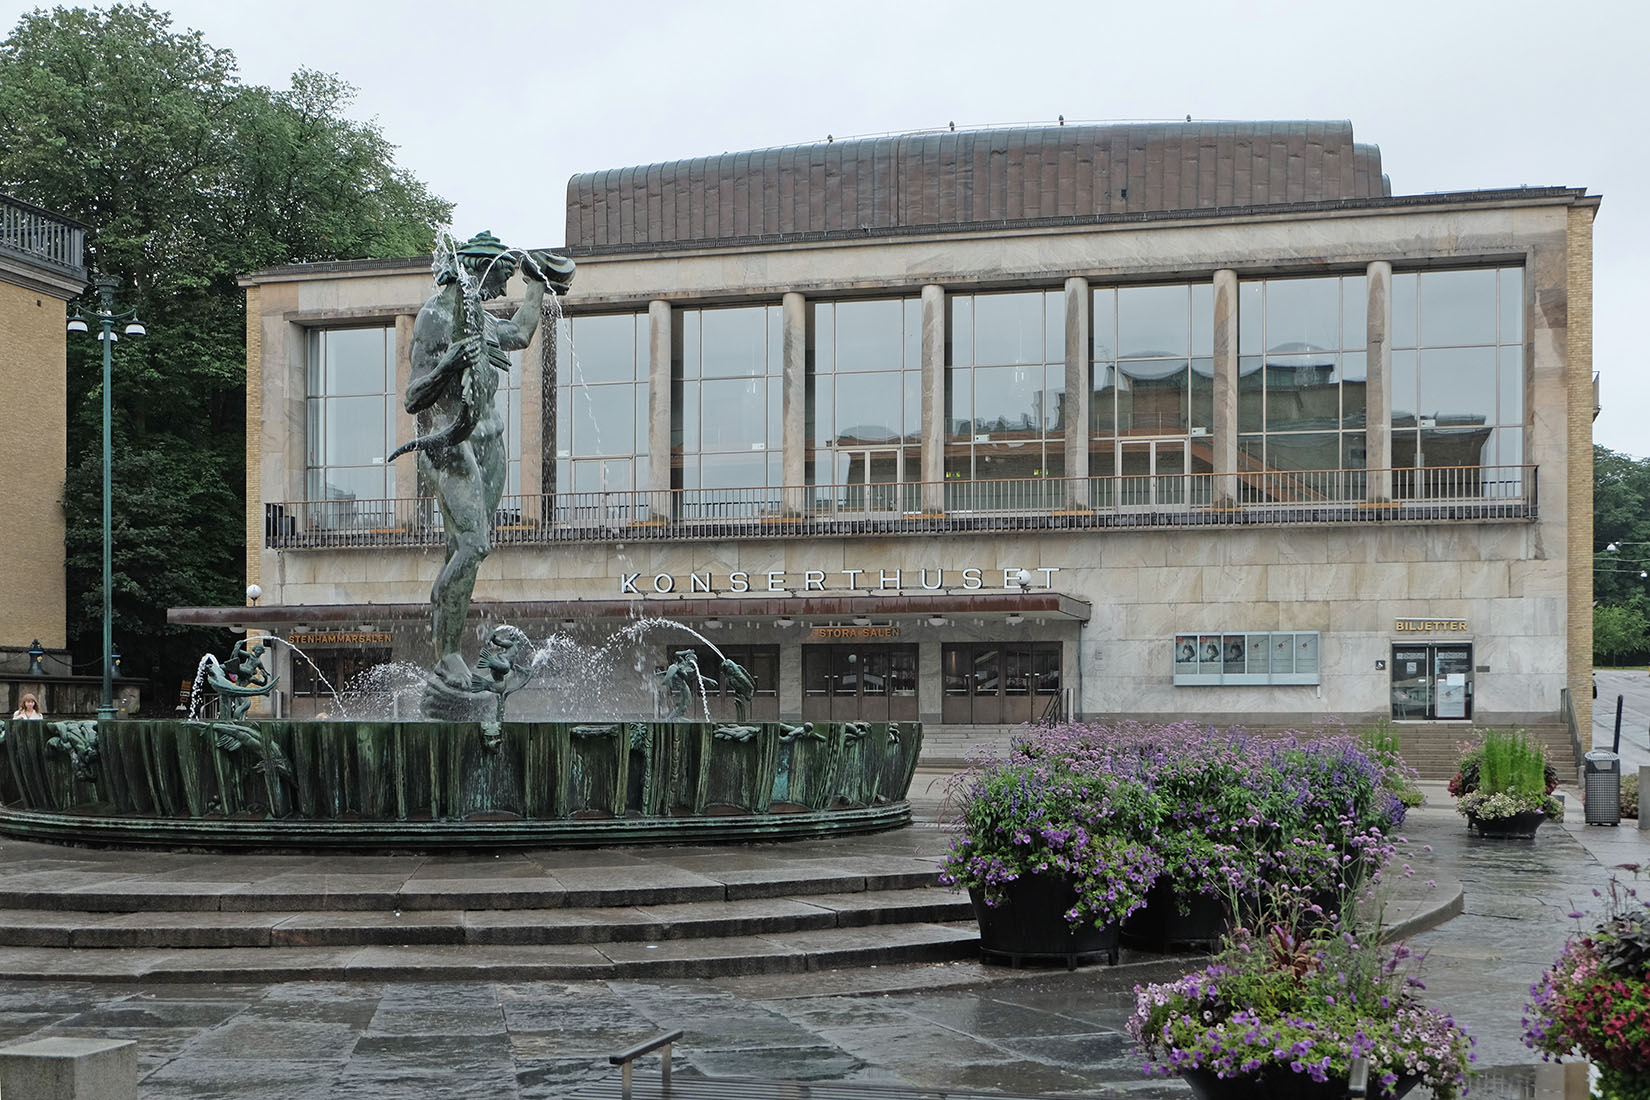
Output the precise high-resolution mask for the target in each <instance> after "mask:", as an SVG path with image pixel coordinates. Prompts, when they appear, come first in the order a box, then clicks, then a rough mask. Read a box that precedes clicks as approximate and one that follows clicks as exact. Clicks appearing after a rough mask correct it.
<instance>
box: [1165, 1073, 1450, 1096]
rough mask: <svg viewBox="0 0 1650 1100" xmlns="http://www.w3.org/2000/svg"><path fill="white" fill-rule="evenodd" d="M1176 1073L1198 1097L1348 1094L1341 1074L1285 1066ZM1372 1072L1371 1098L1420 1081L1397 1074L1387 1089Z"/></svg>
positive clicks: (1401, 1092)
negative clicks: (1225, 1073) (1227, 1073)
mask: <svg viewBox="0 0 1650 1100" xmlns="http://www.w3.org/2000/svg"><path fill="white" fill-rule="evenodd" d="M1180 1076H1181V1077H1182V1078H1184V1079H1185V1081H1186V1084H1188V1085H1190V1086H1191V1089H1192V1095H1193V1096H1196V1097H1197V1098H1198V1100H1346V1097H1347V1096H1348V1095H1349V1092H1348V1088H1347V1082H1346V1079H1345V1078H1334V1077H1331V1078H1330V1079H1329V1080H1327V1081H1314V1080H1312V1078H1310V1077H1308V1076H1307V1075H1306V1074H1304V1073H1294V1072H1291V1071H1290V1069H1289V1068H1288V1067H1287V1066H1267V1067H1263V1068H1261V1069H1260V1070H1257V1071H1256V1072H1255V1073H1253V1074H1251V1075H1249V1076H1246V1077H1216V1076H1215V1075H1214V1074H1213V1073H1210V1072H1209V1071H1207V1070H1201V1069H1183V1070H1181V1071H1180ZM1375 1076H1376V1075H1374V1074H1371V1078H1372V1080H1371V1081H1370V1083H1369V1095H1370V1097H1372V1098H1373V1100H1399V1098H1400V1097H1402V1096H1404V1095H1405V1094H1407V1093H1408V1092H1409V1091H1410V1090H1411V1089H1413V1088H1414V1087H1415V1086H1416V1085H1418V1084H1420V1082H1421V1079H1420V1078H1419V1077H1400V1078H1399V1079H1398V1083H1397V1084H1395V1085H1393V1086H1392V1088H1391V1090H1390V1091H1389V1090H1387V1089H1383V1088H1381V1087H1380V1086H1379V1085H1377V1084H1376V1083H1375V1080H1373V1078H1374V1077H1375Z"/></svg>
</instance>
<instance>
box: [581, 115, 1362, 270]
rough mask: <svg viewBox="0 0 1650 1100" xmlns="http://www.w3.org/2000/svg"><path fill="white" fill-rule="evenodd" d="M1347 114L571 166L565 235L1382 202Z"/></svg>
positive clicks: (941, 137) (594, 243) (665, 237)
mask: <svg viewBox="0 0 1650 1100" xmlns="http://www.w3.org/2000/svg"><path fill="white" fill-rule="evenodd" d="M1391 193H1392V188H1391V184H1390V183H1389V181H1388V180H1387V178H1386V177H1385V176H1384V175H1383V174H1382V172H1381V153H1380V150H1379V148H1377V147H1376V146H1374V145H1365V144H1359V143H1357V142H1355V141H1354V140H1353V137H1352V124H1351V123H1350V122H1344V121H1339V122H1335V121H1332V122H1185V123H1180V122H1171V123H1117V124H1108V125H1069V126H1066V125H1060V126H1034V127H1018V128H1013V129H992V130H972V131H958V132H938V133H933V132H926V133H915V134H902V135H894V136H888V137H874V138H856V139H848V140H844V141H831V142H820V143H816V144H812V145H794V146H787V147H783V148H775V149H759V150H754V151H749V152H742V153H723V154H721V155H720V156H711V157H697V158H694V159H691V160H678V161H668V162H664V163H660V164H650V165H643V166H640V167H634V168H615V169H610V170H606V171H600V172H586V173H583V174H581V175H577V176H574V177H573V178H572V179H571V180H570V181H569V182H568V185H567V244H568V246H569V247H571V248H602V247H607V246H614V245H624V244H644V243H655V244H663V243H669V242H677V241H712V240H717V239H722V238H735V237H747V236H761V235H768V234H793V233H823V232H837V231H843V230H878V229H889V228H895V227H915V226H934V227H944V226H950V225H968V224H972V223H980V222H1000V221H1005V220H1006V221H1017V220H1021V219H1039V218H1049V217H1069V216H1083V215H1093V214H1126V213H1143V212H1146V211H1167V210H1212V209H1222V208H1231V207H1253V206H1264V205H1270V204H1276V203H1307V202H1325V201H1337V200H1345V199H1360V198H1380V197H1383V196H1387V195H1390V194H1391Z"/></svg>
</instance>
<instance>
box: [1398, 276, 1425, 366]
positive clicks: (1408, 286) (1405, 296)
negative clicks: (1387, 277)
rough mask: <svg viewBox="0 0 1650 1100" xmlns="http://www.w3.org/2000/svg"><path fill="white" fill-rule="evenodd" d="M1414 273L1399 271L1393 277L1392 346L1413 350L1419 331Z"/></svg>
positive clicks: (1415, 277)
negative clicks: (1416, 318)
mask: <svg viewBox="0 0 1650 1100" xmlns="http://www.w3.org/2000/svg"><path fill="white" fill-rule="evenodd" d="M1416 280H1417V276H1416V274H1415V272H1413V271H1397V272H1393V275H1392V346H1393V347H1394V348H1412V347H1414V346H1415V336H1416V333H1417V332H1418V331H1419V328H1418V326H1417V325H1416V321H1415V285H1416Z"/></svg>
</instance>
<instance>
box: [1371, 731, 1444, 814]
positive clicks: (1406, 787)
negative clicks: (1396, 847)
mask: <svg viewBox="0 0 1650 1100" xmlns="http://www.w3.org/2000/svg"><path fill="white" fill-rule="evenodd" d="M1358 744H1359V746H1360V747H1361V748H1362V749H1363V750H1364V752H1365V753H1366V754H1367V755H1368V756H1369V758H1370V759H1371V760H1373V761H1375V763H1377V764H1378V765H1380V767H1381V770H1382V771H1384V772H1385V773H1386V775H1385V782H1386V788H1387V790H1389V791H1391V792H1392V794H1393V797H1395V798H1396V799H1397V800H1398V801H1399V802H1402V803H1403V804H1404V805H1405V806H1419V805H1420V804H1421V803H1423V802H1425V801H1426V800H1427V796H1426V795H1425V794H1423V793H1422V791H1421V784H1420V779H1421V776H1420V773H1419V772H1417V771H1416V770H1415V769H1414V768H1412V767H1410V766H1409V765H1408V764H1406V763H1404V755H1403V749H1404V743H1403V734H1402V733H1401V732H1400V731H1399V729H1398V727H1397V726H1394V725H1393V724H1392V723H1391V722H1389V721H1388V720H1387V719H1385V718H1383V719H1381V720H1380V721H1379V722H1376V723H1375V724H1374V725H1373V726H1365V727H1364V728H1363V729H1361V730H1359V731H1358Z"/></svg>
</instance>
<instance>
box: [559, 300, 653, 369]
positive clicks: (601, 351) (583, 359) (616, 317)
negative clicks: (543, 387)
mask: <svg viewBox="0 0 1650 1100" xmlns="http://www.w3.org/2000/svg"><path fill="white" fill-rule="evenodd" d="M645 319H646V314H642V315H640V316H638V315H637V314H634V313H619V314H612V315H609V316H604V317H574V318H573V319H572V321H571V328H572V334H571V335H572V339H571V342H570V343H569V344H563V343H561V342H560V341H558V342H557V345H556V353H557V354H556V376H557V381H558V382H559V383H560V384H561V385H564V386H565V385H571V384H573V383H575V382H584V383H591V382H634V381H635V380H636V375H637V362H638V359H641V361H642V362H643V364H644V370H643V373H644V374H645V373H646V371H645V358H646V352H645V349H646V347H647V330H646V325H645V323H644V322H645ZM638 347H640V348H641V349H643V354H642V355H641V356H638V355H637V349H638Z"/></svg>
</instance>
